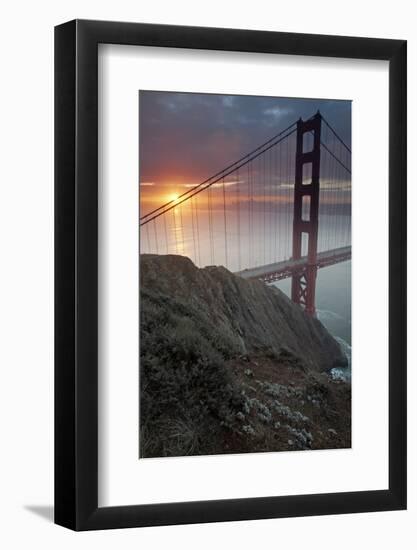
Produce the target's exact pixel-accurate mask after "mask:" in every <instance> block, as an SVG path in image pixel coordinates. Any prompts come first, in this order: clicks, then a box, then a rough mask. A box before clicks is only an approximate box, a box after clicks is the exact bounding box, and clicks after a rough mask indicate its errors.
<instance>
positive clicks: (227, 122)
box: [139, 91, 351, 210]
mask: <svg viewBox="0 0 417 550" xmlns="http://www.w3.org/2000/svg"><path fill="white" fill-rule="evenodd" d="M317 110H320V112H321V114H322V115H323V116H324V117H325V118H326V119H327V120H328V121H329V123H330V124H331V125H332V126H333V128H334V129H335V130H336V132H337V133H338V134H339V136H340V137H341V138H342V139H343V140H344V141H345V143H346V144H347V145H348V146H349V147H350V146H351V102H350V101H336V100H318V99H291V98H276V97H255V96H243V95H241V96H236V95H217V94H191V93H179V92H158V91H140V93H139V124H140V146H139V147H140V150H139V169H140V185H141V203H142V205H143V206H144V209H145V210H147V209H148V208H147V207H146V203H148V204H150V202H152V203H153V206H155V204H158V205H159V204H163V203H164V202H166V200H169V199H170V198H172V197H173V196H175V195H176V194H180V193H182V192H183V191H184V190H186V189H187V188H190V187H192V186H194V185H197V184H198V183H200V182H201V181H203V180H205V179H206V178H207V177H209V176H211V175H212V174H214V173H215V172H217V171H219V170H221V169H223V168H224V167H225V166H227V165H228V164H230V163H231V162H234V161H235V160H237V159H239V158H240V157H242V156H243V155H245V154H246V153H248V152H249V151H251V150H252V149H254V148H256V147H258V146H259V145H261V144H262V143H264V142H265V141H267V140H268V139H269V138H271V137H272V136H273V135H275V134H277V133H278V132H279V131H280V130H283V129H284V128H286V127H287V126H289V125H290V124H291V123H293V122H294V121H296V120H297V119H299V118H300V117H301V118H304V119H305V118H309V117H311V116H312V115H313V114H314V113H316V112H317Z"/></svg>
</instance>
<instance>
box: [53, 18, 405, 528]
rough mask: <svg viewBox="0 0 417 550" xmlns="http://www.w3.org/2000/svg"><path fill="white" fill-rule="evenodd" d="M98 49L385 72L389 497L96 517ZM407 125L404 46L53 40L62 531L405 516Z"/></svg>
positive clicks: (238, 33)
mask: <svg viewBox="0 0 417 550" xmlns="http://www.w3.org/2000/svg"><path fill="white" fill-rule="evenodd" d="M103 43H104V44H106V43H111V44H124V45H145V46H161V47H162V46H163V47H170V48H193V49H203V50H230V51H240V52H259V53H270V54H290V55H304V56H306V55H308V56H321V57H338V58H354V59H373V60H387V61H388V62H389V488H388V489H387V490H378V491H358V492H348V493H334V494H306V495H296V496H276V497H261V498H243V499H231V500H217V501H199V502H181V503H168V504H152V505H148V504H146V505H136V506H118V507H98V498H97V494H98V467H97V464H98V446H97V434H98V409H97V405H98V350H97V335H98V329H97V326H98V315H97V307H98V289H97V277H98V250H97V247H98V203H97V199H98V151H97V146H98V132H97V128H98V108H97V105H98V64H97V53H98V44H103ZM406 114H407V107H406V41H404V40H386V39H374V38H354V37H341V36H321V35H311V34H292V33H291V34H290V33H280V32H264V31H248V30H236V29H219V28H197V27H182V26H165V25H150V24H142V23H118V22H105V21H84V20H74V21H70V22H68V23H64V24H62V25H59V26H57V27H56V28H55V522H56V523H57V524H59V525H63V526H65V527H68V528H70V529H74V530H91V529H108V528H123V527H140V526H155V525H170V524H183V523H201V522H215V521H236V520H249V519H261V518H282V517H290V516H309V515H323V514H341V513H352V512H371V511H386V510H402V509H405V508H406ZM376 131H377V129H376ZM379 269H380V266H376V268H375V270H376V273H377V272H378V270H379Z"/></svg>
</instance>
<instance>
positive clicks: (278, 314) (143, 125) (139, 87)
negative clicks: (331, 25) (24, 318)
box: [55, 20, 407, 530]
mask: <svg viewBox="0 0 417 550" xmlns="http://www.w3.org/2000/svg"><path fill="white" fill-rule="evenodd" d="M406 113H407V109H406V42H405V41H403V40H385V39H384V40H382V39H376V38H355V37H339V36H320V35H306V34H288V33H279V32H263V31H262V32H260V31H246V30H236V29H214V28H194V27H176V26H164V25H148V24H141V23H140V24H139V23H116V22H104V21H79V20H77V21H71V22H68V23H65V24H63V25H60V26H58V27H56V29H55V159H56V165H55V196H56V201H55V207H56V209H55V220H56V225H55V259H56V260H55V266H56V273H55V281H56V283H55V284H56V286H55V289H56V296H55V303H56V317H55V318H56V324H55V521H56V523H58V524H60V525H63V526H65V527H68V528H71V529H74V530H91V529H107V528H123V527H140V526H155V525H169V524H179V523H200V522H214V521H235V520H248V519H262V518H280V517H290V516H307V515H323V514H340V513H353V512H371V511H382V510H402V509H405V508H406Z"/></svg>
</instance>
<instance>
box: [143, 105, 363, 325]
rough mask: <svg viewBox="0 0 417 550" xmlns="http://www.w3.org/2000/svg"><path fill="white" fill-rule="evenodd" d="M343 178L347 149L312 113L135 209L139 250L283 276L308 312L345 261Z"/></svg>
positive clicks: (253, 274) (264, 276)
mask: <svg viewBox="0 0 417 550" xmlns="http://www.w3.org/2000/svg"><path fill="white" fill-rule="evenodd" d="M190 162H192V159H190ZM351 173H352V172H351V149H350V147H349V146H348V145H347V144H346V143H345V141H344V140H343V139H342V138H341V137H340V136H339V134H338V133H337V132H336V130H335V129H334V128H333V127H332V126H331V124H330V123H329V122H328V121H327V120H326V119H325V118H324V116H323V115H321V114H320V112H317V113H316V114H315V115H314V116H312V117H311V118H309V119H306V120H303V119H299V120H297V121H294V122H293V124H291V125H290V126H288V127H287V128H285V129H283V130H282V131H281V132H279V133H278V134H276V135H275V136H273V137H272V138H270V139H269V140H268V141H266V142H264V143H263V144H262V145H260V146H259V147H257V148H256V149H253V150H252V151H251V152H250V153H248V154H246V155H245V156H243V157H241V158H240V159H238V160H237V161H235V162H233V163H232V164H230V165H228V166H226V167H225V168H223V170H220V171H218V172H216V173H215V174H213V175H212V176H211V177H209V178H207V179H205V180H204V181H202V182H201V183H199V184H195V185H194V184H190V187H189V188H187V190H186V191H184V192H183V193H182V194H179V195H176V196H175V197H173V198H172V199H171V200H169V201H167V202H165V203H164V204H162V205H160V206H158V207H157V208H153V209H151V210H150V211H149V212H146V213H143V214H142V212H141V216H140V251H141V253H150V254H180V255H184V256H188V257H189V258H190V259H191V260H192V261H193V262H194V263H195V264H196V265H197V266H199V267H204V266H208V265H223V266H224V267H226V268H227V269H229V270H230V271H233V272H234V273H236V274H238V275H240V276H241V277H244V278H247V279H260V280H262V281H264V282H265V283H272V282H275V281H279V280H281V279H284V278H288V277H291V278H292V286H291V297H292V300H293V301H294V302H295V303H297V304H299V305H300V306H301V307H303V308H304V309H305V311H306V312H307V313H308V314H310V315H314V314H315V289H316V277H317V270H318V269H320V268H322V267H326V266H329V265H332V264H335V263H339V262H343V261H347V260H349V259H350V258H351Z"/></svg>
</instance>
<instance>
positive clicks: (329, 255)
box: [236, 246, 352, 283]
mask: <svg viewBox="0 0 417 550" xmlns="http://www.w3.org/2000/svg"><path fill="white" fill-rule="evenodd" d="M351 256H352V247H351V246H344V247H342V248H335V249H333V250H326V251H325V252H319V253H318V254H317V264H316V265H317V267H318V268H320V267H326V266H329V265H333V264H337V263H339V262H345V261H347V260H350V258H351ZM307 265H308V261H307V256H303V257H302V258H300V259H299V260H292V259H289V260H284V261H282V262H277V263H274V264H269V265H263V266H260V267H255V268H253V269H244V270H243V271H238V272H237V273H236V275H239V276H240V277H243V278H244V279H260V280H261V281H264V282H267V283H272V282H274V281H280V280H281V279H286V278H287V277H291V276H292V275H293V273H294V272H297V271H302V270H303V269H305V268H306V267H307Z"/></svg>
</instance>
